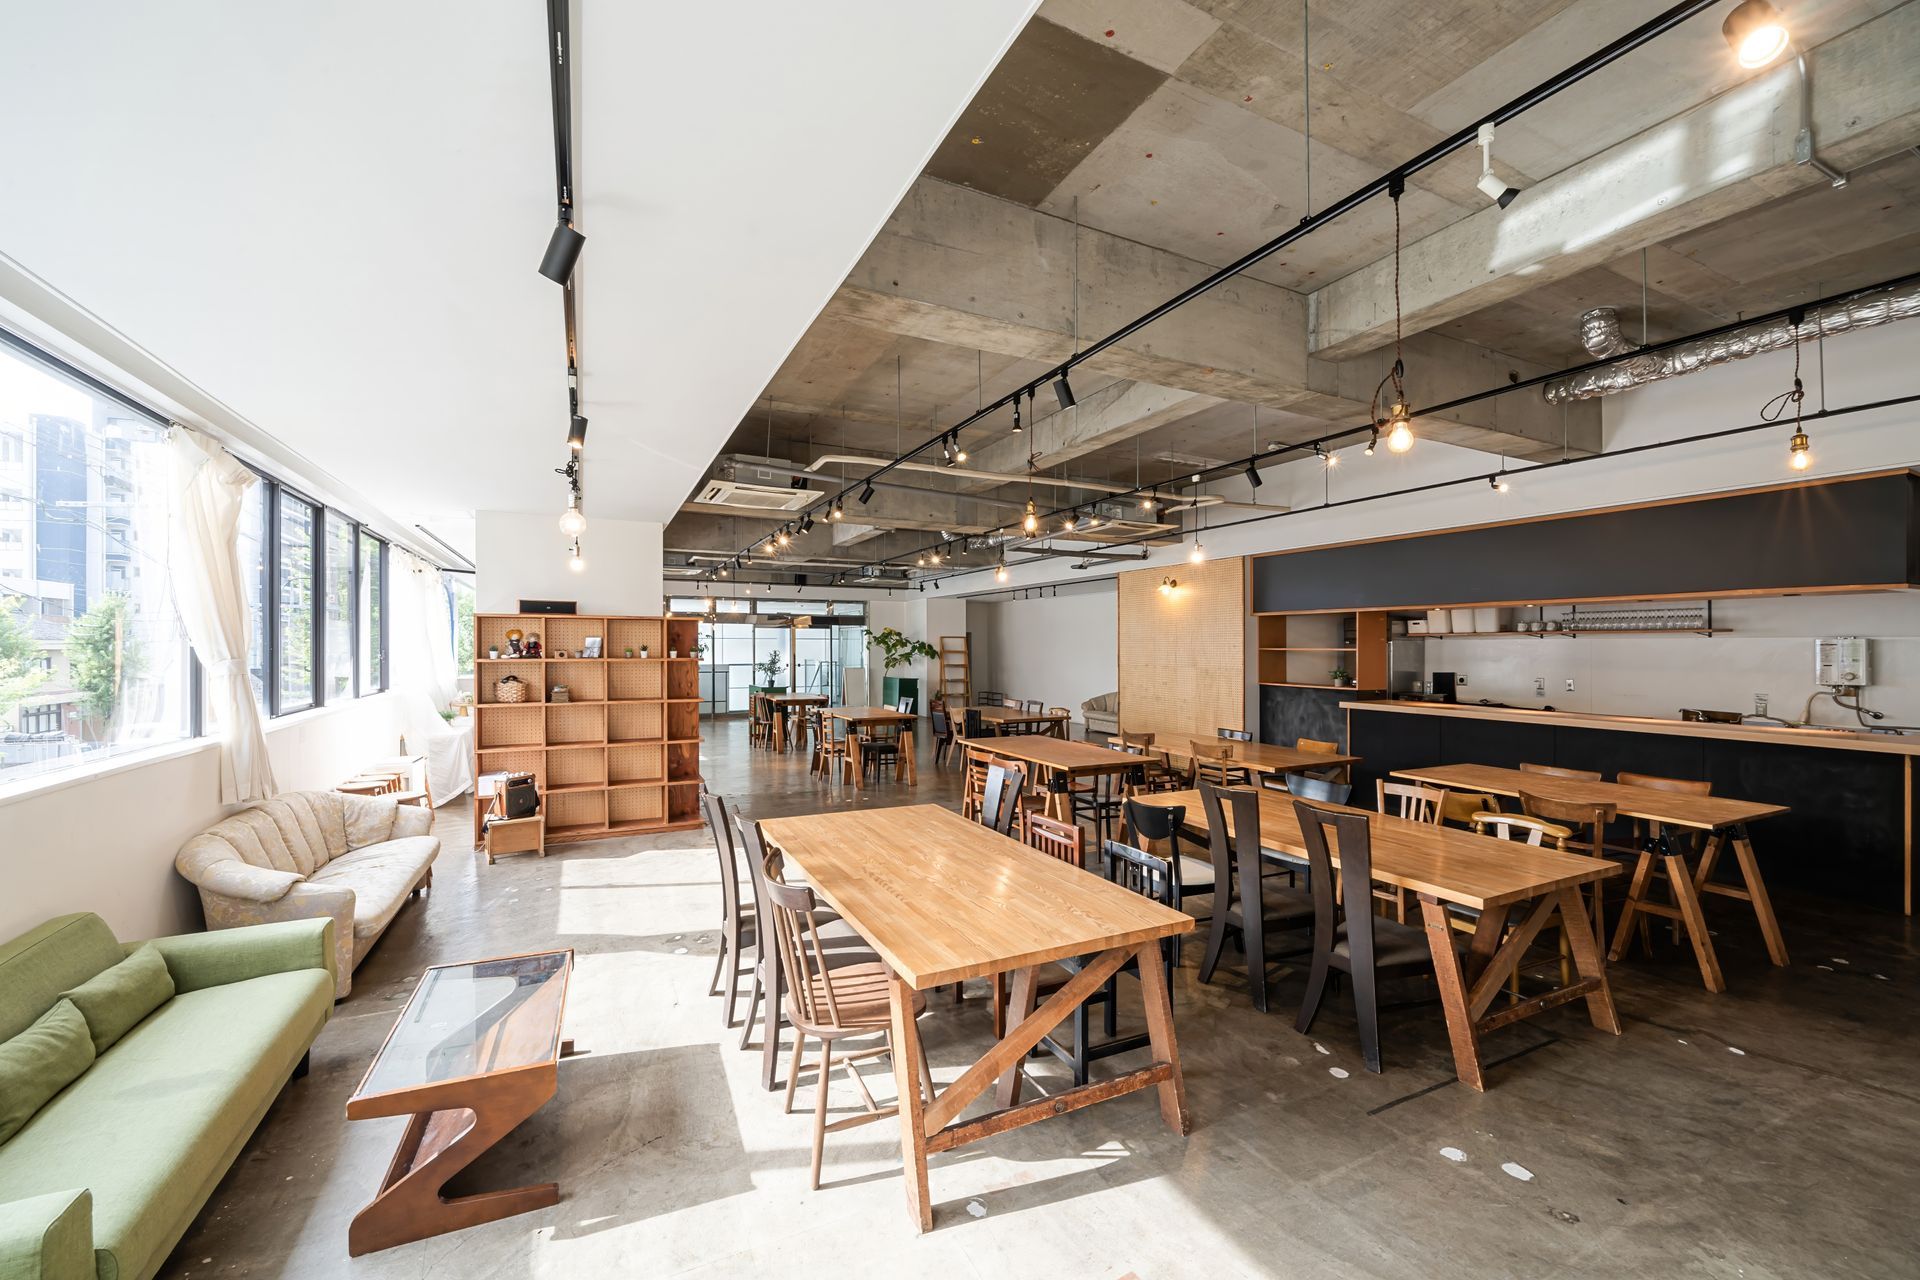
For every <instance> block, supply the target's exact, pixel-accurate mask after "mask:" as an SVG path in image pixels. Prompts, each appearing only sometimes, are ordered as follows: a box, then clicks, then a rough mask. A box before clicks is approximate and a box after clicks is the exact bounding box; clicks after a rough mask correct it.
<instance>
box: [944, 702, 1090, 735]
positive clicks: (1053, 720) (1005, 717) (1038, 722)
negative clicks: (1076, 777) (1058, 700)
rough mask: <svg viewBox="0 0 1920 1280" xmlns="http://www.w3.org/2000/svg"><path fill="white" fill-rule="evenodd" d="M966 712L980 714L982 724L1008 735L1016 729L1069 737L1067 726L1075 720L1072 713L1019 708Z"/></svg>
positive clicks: (984, 707)
mask: <svg viewBox="0 0 1920 1280" xmlns="http://www.w3.org/2000/svg"><path fill="white" fill-rule="evenodd" d="M964 710H966V711H977V712H979V713H980V721H981V723H982V724H988V725H992V726H993V728H994V730H995V731H996V732H998V733H1007V732H1010V731H1011V730H1014V729H1033V730H1035V731H1037V732H1041V733H1048V734H1051V735H1053V736H1054V737H1056V738H1064V737H1066V736H1067V725H1068V724H1069V723H1070V722H1071V721H1072V719H1073V713H1072V712H1070V711H1023V710H1021V709H1020V708H1018V707H1009V706H998V707H988V706H980V707H966V708H964Z"/></svg>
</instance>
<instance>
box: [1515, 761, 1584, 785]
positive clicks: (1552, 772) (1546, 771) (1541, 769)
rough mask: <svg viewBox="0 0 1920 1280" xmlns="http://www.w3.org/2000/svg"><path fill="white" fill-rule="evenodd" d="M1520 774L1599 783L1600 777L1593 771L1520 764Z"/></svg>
mask: <svg viewBox="0 0 1920 1280" xmlns="http://www.w3.org/2000/svg"><path fill="white" fill-rule="evenodd" d="M1520 772H1522V773H1537V774H1539V775H1540V776H1541V777H1543V778H1569V779H1571V780H1573V781H1575V782H1598V781H1600V775H1599V774H1597V773H1595V772H1594V771H1593V770H1591V769H1562V768H1561V767H1560V766H1559V765H1557V764H1528V763H1527V762H1526V761H1524V760H1523V761H1521V762H1520Z"/></svg>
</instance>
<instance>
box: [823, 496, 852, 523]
mask: <svg viewBox="0 0 1920 1280" xmlns="http://www.w3.org/2000/svg"><path fill="white" fill-rule="evenodd" d="M846 518H847V509H846V508H845V507H843V506H841V505H840V499H838V498H835V499H834V500H833V510H831V511H829V512H827V519H829V520H844V519H846Z"/></svg>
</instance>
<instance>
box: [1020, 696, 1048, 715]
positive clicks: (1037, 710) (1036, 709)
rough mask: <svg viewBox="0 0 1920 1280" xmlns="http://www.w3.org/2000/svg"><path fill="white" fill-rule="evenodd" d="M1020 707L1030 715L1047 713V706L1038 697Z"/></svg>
mask: <svg viewBox="0 0 1920 1280" xmlns="http://www.w3.org/2000/svg"><path fill="white" fill-rule="evenodd" d="M1020 709H1021V710H1022V711H1024V712H1025V713H1026V714H1028V715H1030V716H1037V715H1044V714H1045V713H1046V707H1045V706H1044V705H1042V703H1041V702H1040V700H1039V699H1038V698H1035V699H1033V700H1031V701H1030V702H1028V703H1026V705H1024V706H1023V707H1021V708H1020Z"/></svg>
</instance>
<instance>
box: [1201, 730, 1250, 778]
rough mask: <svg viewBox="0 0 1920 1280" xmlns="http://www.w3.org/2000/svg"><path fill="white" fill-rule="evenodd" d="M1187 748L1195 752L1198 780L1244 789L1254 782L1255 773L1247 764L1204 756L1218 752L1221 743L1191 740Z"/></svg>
mask: <svg viewBox="0 0 1920 1280" xmlns="http://www.w3.org/2000/svg"><path fill="white" fill-rule="evenodd" d="M1187 746H1188V747H1189V748H1191V749H1192V751H1193V773H1194V778H1195V779H1196V780H1204V781H1207V782H1210V783H1212V784H1213V785H1214V786H1216V787H1244V786H1246V785H1247V784H1248V783H1250V782H1252V781H1253V773H1252V772H1251V771H1250V770H1249V769H1248V768H1247V766H1246V765H1245V764H1242V763H1240V762H1238V761H1234V760H1222V759H1220V758H1219V757H1218V756H1213V755H1207V754H1203V753H1209V752H1215V751H1218V750H1219V743H1217V742H1207V741H1204V740H1201V739H1196V738H1189V739H1188V740H1187Z"/></svg>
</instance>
